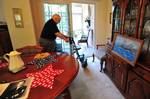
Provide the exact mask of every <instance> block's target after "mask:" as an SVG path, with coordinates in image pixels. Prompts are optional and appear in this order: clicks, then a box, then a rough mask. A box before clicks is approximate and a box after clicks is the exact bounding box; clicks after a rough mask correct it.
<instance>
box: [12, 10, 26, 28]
mask: <svg viewBox="0 0 150 99" xmlns="http://www.w3.org/2000/svg"><path fill="white" fill-rule="evenodd" d="M12 11H13V17H14V22H15V26H16V28H23V27H24V25H23V17H22V9H21V8H12Z"/></svg>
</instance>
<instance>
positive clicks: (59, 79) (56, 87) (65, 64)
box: [0, 53, 79, 99]
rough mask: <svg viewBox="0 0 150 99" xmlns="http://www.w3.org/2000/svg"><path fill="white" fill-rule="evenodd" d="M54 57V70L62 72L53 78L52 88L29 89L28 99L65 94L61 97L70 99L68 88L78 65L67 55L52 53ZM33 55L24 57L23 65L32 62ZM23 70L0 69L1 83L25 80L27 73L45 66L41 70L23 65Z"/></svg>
mask: <svg viewBox="0 0 150 99" xmlns="http://www.w3.org/2000/svg"><path fill="white" fill-rule="evenodd" d="M52 55H56V57H55V58H56V62H51V64H52V65H53V69H54V70H63V72H62V73H61V74H59V75H57V76H55V78H54V83H53V88H52V89H50V88H45V87H43V86H37V87H35V88H32V87H31V89H30V92H29V95H28V99H55V98H56V97H58V96H59V95H61V94H63V93H65V94H64V95H63V96H64V98H65V97H67V98H66V99H70V98H71V96H70V93H69V90H68V87H69V86H70V84H71V82H72V81H73V80H74V79H75V77H76V76H77V74H78V70H79V63H78V61H77V60H76V58H74V57H73V56H71V55H69V54H67V53H52ZM33 58H34V55H31V56H27V57H24V58H23V60H24V62H25V63H27V62H29V61H31V60H33ZM25 67H26V68H25V69H24V70H22V71H19V72H17V73H11V72H10V71H9V70H8V67H3V68H0V80H2V81H7V82H11V81H15V80H20V79H24V78H26V74H27V73H32V72H37V71H38V72H39V71H40V70H42V69H43V68H46V66H43V67H42V69H37V67H36V66H35V65H34V64H32V65H25Z"/></svg>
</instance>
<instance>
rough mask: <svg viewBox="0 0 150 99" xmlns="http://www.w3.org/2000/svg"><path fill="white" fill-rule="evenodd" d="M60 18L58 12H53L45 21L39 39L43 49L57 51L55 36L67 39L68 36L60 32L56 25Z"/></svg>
mask: <svg viewBox="0 0 150 99" xmlns="http://www.w3.org/2000/svg"><path fill="white" fill-rule="evenodd" d="M60 20H61V17H60V16H59V15H58V14H54V15H53V16H52V18H51V19H50V20H48V21H47V22H46V23H45V25H44V28H43V30H42V33H41V36H40V40H39V43H40V45H41V46H42V47H43V51H46V52H55V51H57V44H56V41H55V40H56V37H59V38H61V39H63V40H65V41H66V42H68V41H69V37H68V36H66V35H64V34H63V33H61V32H60V31H59V29H58V27H57V24H58V23H59V22H60Z"/></svg>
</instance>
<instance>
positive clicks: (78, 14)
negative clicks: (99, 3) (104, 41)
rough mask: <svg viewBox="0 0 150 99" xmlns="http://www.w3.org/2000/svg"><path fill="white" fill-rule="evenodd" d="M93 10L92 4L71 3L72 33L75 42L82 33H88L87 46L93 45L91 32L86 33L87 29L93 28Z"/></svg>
mask: <svg viewBox="0 0 150 99" xmlns="http://www.w3.org/2000/svg"><path fill="white" fill-rule="evenodd" d="M94 12H95V5H94V4H82V3H72V24H73V25H72V26H73V27H72V28H73V34H72V35H73V37H74V39H75V42H78V40H79V39H81V36H82V35H88V43H89V46H92V45H93V33H90V34H88V31H89V29H92V30H94V18H95V13H94ZM82 45H83V44H82ZM82 45H81V46H82ZM85 45H86V44H85Z"/></svg>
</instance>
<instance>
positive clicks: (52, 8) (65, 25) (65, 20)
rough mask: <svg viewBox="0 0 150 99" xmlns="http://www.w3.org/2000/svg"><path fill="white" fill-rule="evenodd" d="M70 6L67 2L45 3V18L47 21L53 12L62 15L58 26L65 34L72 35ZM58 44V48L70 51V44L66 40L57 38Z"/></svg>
mask: <svg viewBox="0 0 150 99" xmlns="http://www.w3.org/2000/svg"><path fill="white" fill-rule="evenodd" d="M68 12H69V8H68V5H67V4H49V3H45V4H44V19H45V22H47V21H48V20H49V19H50V18H51V17H52V15H53V14H59V15H60V16H61V21H60V23H59V24H58V28H59V30H60V32H62V33H63V34H65V35H68V36H69V35H70V34H69V33H70V31H69V13H68ZM56 42H57V44H58V50H59V49H60V50H62V51H65V52H70V45H69V43H66V42H65V41H63V40H61V39H60V38H57V39H56Z"/></svg>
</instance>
